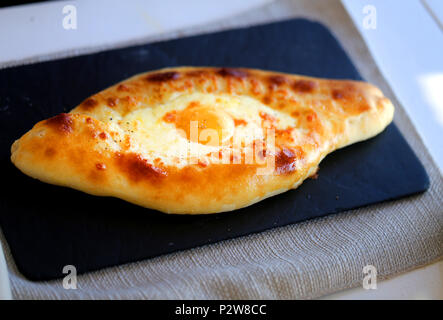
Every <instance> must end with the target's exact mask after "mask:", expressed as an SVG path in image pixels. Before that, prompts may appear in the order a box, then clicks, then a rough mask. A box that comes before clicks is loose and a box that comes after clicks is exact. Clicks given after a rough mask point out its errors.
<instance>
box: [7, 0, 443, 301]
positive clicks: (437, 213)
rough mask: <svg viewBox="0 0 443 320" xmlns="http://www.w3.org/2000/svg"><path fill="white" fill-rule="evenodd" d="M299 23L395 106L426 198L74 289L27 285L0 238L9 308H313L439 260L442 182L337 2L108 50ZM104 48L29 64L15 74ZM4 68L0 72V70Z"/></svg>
mask: <svg viewBox="0 0 443 320" xmlns="http://www.w3.org/2000/svg"><path fill="white" fill-rule="evenodd" d="M294 17H304V18H310V19H313V20H316V21H319V22H321V23H323V24H325V25H326V26H327V27H329V28H330V30H331V31H332V32H333V33H334V35H335V36H336V37H337V39H338V40H339V42H340V43H341V44H342V45H343V47H344V49H345V50H346V52H347V53H348V54H349V56H350V57H351V60H352V61H353V62H354V64H355V65H356V67H357V69H358V70H359V72H360V73H361V75H362V76H363V77H364V78H365V79H366V80H367V81H369V82H371V83H374V84H375V85H377V86H378V87H379V88H381V89H382V91H383V92H384V93H385V95H386V96H387V97H389V98H390V99H391V100H392V101H393V103H394V105H395V106H396V114H395V119H394V121H395V123H396V124H397V126H398V127H399V129H400V130H401V132H402V134H403V135H404V136H405V138H406V140H407V141H408V143H409V144H410V145H411V147H412V149H413V150H414V151H415V152H416V154H417V156H418V157H419V159H420V161H421V162H422V163H423V165H424V166H425V168H426V171H427V173H428V174H429V177H430V181H431V184H430V188H429V190H428V191H427V192H425V193H424V194H421V195H415V196H410V197H408V198H404V199H400V200H397V201H391V202H386V203H381V204H378V205H373V206H370V207H366V208H360V209H357V210H352V211H348V212H344V213H340V214H336V215H333V216H327V217H324V218H320V219H315V220H311V221H306V222H303V223H299V224H295V225H290V226H286V227H282V228H278V229H273V230H270V231H266V232H262V233H259V234H254V235H250V236H246V237H242V238H238V239H233V240H228V241H223V242H220V243H217V244H213V245H208V246H204V247H199V248H195V249H191V250H186V251H181V252H177V253H173V254H169V255H165V256H161V257H157V258H154V259H150V260H146V261H141V262H137V263H131V264H127V265H123V266H119V267H113V268H108V269H103V270H100V271H96V272H92V273H87V274H84V275H80V276H78V280H77V281H78V282H77V285H78V289H77V290H65V289H64V288H63V285H62V281H61V280H56V281H48V282H31V281H29V280H27V279H25V278H24V277H23V276H22V275H21V274H20V273H19V272H18V270H17V268H16V266H15V264H14V261H13V258H12V256H11V253H10V250H9V248H8V245H7V243H6V241H5V238H4V236H3V234H2V233H1V232H0V241H1V244H2V246H3V249H4V251H5V256H6V261H7V265H8V270H9V276H10V281H11V289H12V294H13V297H14V298H16V299H110V298H111V299H112V298H115V299H117V298H120V299H137V298H145V299H173V298H176V299H195V298H199V299H294V298H304V299H306V298H315V297H319V296H322V295H325V294H329V293H332V292H336V291H339V290H343V289H347V288H352V287H357V286H361V285H362V278H363V271H362V270H363V267H364V266H365V265H368V264H371V265H374V266H375V267H376V268H377V272H378V279H379V280H382V279H387V278H389V277H392V276H393V275H396V274H399V273H402V272H406V271H409V270H412V269H414V268H417V267H420V266H423V265H426V264H428V263H431V262H434V261H437V260H439V259H441V258H442V257H443V203H442V202H443V201H442V194H443V177H442V175H441V173H440V172H439V170H438V168H437V167H436V165H435V164H434V162H433V160H432V159H431V157H430V155H429V153H428V151H427V150H426V148H425V146H424V145H423V143H422V141H421V139H420V137H419V136H418V134H417V132H416V130H415V128H414V127H413V126H412V124H411V122H410V120H409V118H408V117H407V115H406V113H405V111H404V109H403V108H402V107H401V105H400V104H399V102H398V101H397V99H396V97H395V95H394V94H393V92H392V91H391V89H390V88H389V86H388V84H387V83H386V81H385V80H384V79H383V77H382V75H381V74H380V72H379V70H378V68H377V66H376V65H375V62H374V60H373V59H372V57H371V55H370V53H369V51H368V49H367V47H366V45H365V43H364V41H363V40H362V38H361V37H360V35H359V33H358V31H357V30H356V28H355V27H354V25H353V24H352V21H351V19H350V18H349V16H348V15H347V13H346V11H345V10H344V8H343V7H342V5H341V3H340V1H338V0H329V1H323V0H317V1H312V0H302V1H290V0H280V1H276V2H273V3H271V4H269V5H266V6H264V7H261V8H257V9H254V10H251V11H250V12H248V13H246V14H242V15H239V16H236V17H233V18H230V19H227V20H224V21H220V22H217V23H213V24H211V25H207V26H199V27H194V28H189V29H187V30H184V31H180V32H175V33H170V34H166V35H161V36H157V37H155V38H153V37H151V38H149V39H139V40H138V41H132V42H131V43H122V44H117V45H115V46H113V47H112V48H118V47H123V46H127V45H134V44H140V43H147V42H153V41H159V40H166V39H172V38H178V37H182V36H187V35H194V34H200V33H208V32H214V31H220V30H226V29H231V28H236V27H244V26H250V25H256V24H262V23H267V22H273V21H278V20H283V19H288V18H294ZM105 49H111V47H100V48H85V49H80V50H76V51H74V52H65V53H59V54H57V55H51V56H45V57H36V58H34V59H32V60H27V61H21V62H18V61H16V62H14V63H10V64H8V66H11V65H20V64H26V63H33V62H37V61H45V60H51V59H54V58H61V57H68V56H74V55H79V54H85V53H92V52H97V51H101V50H105ZM5 66H6V65H3V66H0V68H1V67H5Z"/></svg>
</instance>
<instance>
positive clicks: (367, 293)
mask: <svg viewBox="0 0 443 320" xmlns="http://www.w3.org/2000/svg"><path fill="white" fill-rule="evenodd" d="M173 1H174V0H168V1H162V3H163V4H167V5H169V6H171V2H173ZM358 1H359V0H358ZM411 1H419V0H411ZM426 1H433V0H426ZM63 2H66V3H72V2H71V1H58V2H57V3H58V5H60V4H61V3H63ZM80 2H82V6H85V7H84V8H86V9H84V10H86V11H88V10H91V12H94V11H95V12H97V10H101V9H103V8H99V6H100V5H99V4H98V1H96V2H94V3H93V2H92V1H88V3H89V4H88V5H86V2H85V1H80ZM177 2H180V1H177ZM225 2H226V1H225ZM364 2H365V3H366V1H364ZM372 2H373V1H372ZM149 3H151V2H150V1H147V2H145V3H144V4H143V3H142V2H140V1H137V6H144V5H145V6H148V7H149V6H150V5H149ZM231 3H232V2H231ZM360 4H362V2H361V1H360ZM53 5H54V4H52V3H49V4H48V3H46V4H39V5H37V6H38V8H39V9H38V10H40V11H39V12H40V13H39V17H37V18H35V17H34V16H35V11H32V10H31V11H29V7H30V6H21V7H20V8H19V7H17V8H14V10H12V11H11V9H0V43H5V41H7V39H8V37H10V36H11V32H14V31H13V30H19V31H18V32H19V33H20V34H19V36H20V37H23V39H24V40H23V43H22V45H21V46H18V47H14V46H11V47H8V48H7V54H6V53H5V54H3V53H2V54H1V55H0V61H3V62H5V61H14V60H18V58H17V57H19V58H20V59H28V58H32V57H33V56H35V55H38V54H42V53H44V52H60V50H61V49H60V48H61V47H60V42H63V43H64V44H63V46H65V47H66V46H67V47H66V48H68V49H73V48H77V47H78V46H80V47H81V48H83V47H82V46H84V45H86V47H87V46H89V45H92V44H94V43H95V44H97V43H96V42H94V41H92V42H90V41H91V39H93V38H94V37H99V38H102V40H103V39H105V40H106V41H104V42H103V43H100V45H110V44H112V43H113V41H116V42H118V41H119V40H121V39H122V38H125V37H128V36H131V35H128V34H127V33H125V32H126V31H127V30H126V31H125V30H124V31H122V32H117V33H115V32H114V31H112V30H113V29H112V28H109V29H106V28H105V29H102V30H101V33H100V34H98V35H97V34H94V33H92V34H91V38H87V39H86V40H82V37H78V36H75V37H73V38H72V39H73V40H72V41H71V40H69V36H67V37H66V36H61V37H60V39H58V40H60V41H53V40H52V39H56V38H54V37H49V38H50V39H51V40H50V41H47V42H45V43H44V45H39V46H37V48H35V46H33V48H34V49H33V50H30V51H27V49H28V48H29V46H28V45H26V43H27V42H26V38H27V37H29V35H28V36H27V33H26V30H29V26H31V28H32V29H35V30H34V32H33V35H34V36H32V37H31V38H34V39H30V41H31V40H32V41H34V42H35V34H38V32H41V30H40V31H39V30H38V26H39V23H40V22H41V24H42V28H43V30H46V29H45V28H48V26H49V28H53V27H54V26H52V25H51V23H49V24H48V23H47V21H48V19H45V18H44V15H45V12H46V11H45V10H44V8H45V6H48V7H50V6H53ZM248 5H250V4H243V5H241V6H237V7H236V8H235V10H240V11H241V10H246V8H247V7H248ZM87 6H89V7H87ZM94 6H97V7H95V8H94ZM107 7H108V8H109V6H107ZM127 7H130V6H127ZM88 8H89V9H88ZM156 8H157V11H158V14H162V13H161V12H163V13H165V12H166V13H167V12H169V10H166V9H165V8H164V7H158V2H157V5H156ZM355 8H356V7H355V5H354V9H355ZM139 9H140V8H138V9H137V10H132V11H131V10H126V11H125V14H120V15H119V17H120V19H125V23H128V25H137V24H138V23H139V21H140V13H139ZM150 9H151V8H150ZM357 9H359V8H358V7H357ZM357 9H356V10H357ZM7 10H9V13H11V12H13V14H14V15H17V16H20V17H21V18H20V19H14V18H13V16H11V15H10V14H8V15H7V16H8V19H7V20H5V19H4V17H5V12H6V11H7ZM60 10H61V8H59V7H57V10H56V11H54V10H47V14H48V15H50V16H52V15H54V14H61V12H59V11H60ZM208 10H209V12H212V13H211V14H209V15H208V16H207V18H208V19H200V20H198V22H199V23H205V22H209V21H212V20H214V19H216V18H217V17H223V16H229V15H230V12H229V11H223V12H221V13H220V14H219V15H217V14H216V11H217V10H215V11H214V10H212V11H211V8H210V7H209V8H208ZM111 11H113V10H111ZM114 11H115V10H114ZM149 12H150V16H149V17H150V18H152V19H151V20H149V19H148V20H149V21H151V22H149V23H147V25H148V27H146V26H144V27H143V26H141V24H138V25H137V26H138V27H137V30H136V32H135V34H132V36H131V37H135V38H143V37H145V36H146V35H150V34H153V32H154V31H155V29H156V28H157V27H158V24H157V27H156V26H155V25H156V23H154V24H153V23H152V21H161V18H158V17H156V16H155V15H154V16H152V10H150V11H149ZM180 12H181V14H180V15H182V16H187V18H186V19H183V20H181V22H180V23H178V24H177V25H174V27H175V28H177V27H180V28H183V27H185V26H187V25H189V23H191V24H192V21H195V20H192V19H190V18H189V15H190V14H191V13H189V15H188V12H186V8H185V7H181V11H180ZM110 14H111V13H110ZM200 16H202V15H200ZM32 17H34V18H32ZM2 18H3V19H2ZM40 18H41V19H40ZM23 19H25V20H26V21H25V22H24V21H23ZM145 19H146V16H145ZM28 20H29V21H28ZM49 20H50V19H49ZM5 21H7V24H8V28H4V26H3V27H2V23H3V24H4V23H5ZM45 21H46V22H45ZM57 21H58V20H57ZM60 21H61V20H60ZM60 21H58V22H60ZM134 21H136V22H134ZM137 21H138V22H137ZM14 24H15V25H16V26H18V28H12V27H11V26H12V25H14ZM60 24H61V22H60ZM149 26H150V27H149ZM59 27H60V26H55V27H54V28H59ZM417 27H418V26H414V28H417ZM27 28H28V29H27ZM79 28H80V27H79ZM157 29H158V30H157V31H159V30H160V31H164V30H165V29H163V28H162V27H158V28H157ZM167 30H169V29H167ZM55 32H59V31H55ZM62 32H63V34H64V35H66V32H65V31H63V30H62ZM83 32H85V31H83ZM87 33H88V32H86V34H87ZM83 34H85V33H83ZM78 41H80V42H81V41H83V42H81V43H79V42H78ZM85 41H86V42H85ZM55 42H58V44H57V45H56V46H55V47H54V43H55ZM442 45H443V43H442ZM63 46H62V47H63ZM66 48H65V49H66ZM425 49H426V48H425ZM36 50H37V51H36ZM42 50H43V51H42ZM379 59H382V60H383V58H380V57H379ZM376 60H377V59H376ZM377 62H378V61H377ZM442 62H443V60H442ZM379 67H380V68H381V69H382V71H383V68H382V67H383V66H381V65H379ZM439 71H440V69H439ZM388 75H389V74H388ZM387 80H388V81H389V77H387ZM390 84H391V83H390ZM393 88H394V90H395V86H393ZM396 93H397V92H396ZM402 100H405V98H404V99H402ZM406 100H407V99H406ZM402 103H405V101H402ZM406 105H408V102H407V101H406ZM410 109H411V110H408V112H409V114H410V116H411V118H412V119H413V120H414V118H416V116H417V112H420V111H419V110H417V108H410ZM417 117H418V118H419V117H420V116H417ZM416 125H417V124H416ZM422 126H423V125H418V126H417V127H418V128H417V129H418V131H419V133H420V134H421V135H422V136H423V137H424V136H426V135H429V133H426V131H423V129H421V127H422ZM425 127H426V125H425ZM440 129H441V128H440ZM433 130H435V128H434V129H433ZM440 133H441V131H440ZM440 137H441V135H440ZM428 140H429V139H428ZM429 141H430V140H429ZM429 141H427V142H426V141H425V142H426V144H427V146H428V148H429V149H430V151H431V154H433V155H434V156H435V155H436V154H437V156H439V154H441V151H442V150H437V149H436V148H439V147H441V139H440V140H439V141H437V143H436V144H434V146H433V144H432V142H431V143H430V142H429ZM433 149H434V151H433ZM440 165H441V162H440ZM0 248H1V247H0ZM6 272H7V270H6V268H5V266H4V261H3V257H2V253H1V250H0V297H3V298H7V297H8V294H7V293H5V292H8V282H7V281H5V280H4V279H5V278H4V277H5V273H6ZM2 277H3V278H2ZM2 290H3V291H2ZM2 294H3V296H2ZM385 298H388V299H423V298H424V299H426V298H428V299H443V262H442V261H440V262H437V263H434V264H432V265H430V266H427V267H424V268H420V269H417V270H415V271H412V272H408V273H405V274H403V275H399V276H397V277H394V278H392V279H390V280H385V281H381V282H379V286H378V289H377V290H364V289H363V288H355V289H351V290H346V291H343V292H338V293H335V294H332V295H329V296H326V297H324V299H385Z"/></svg>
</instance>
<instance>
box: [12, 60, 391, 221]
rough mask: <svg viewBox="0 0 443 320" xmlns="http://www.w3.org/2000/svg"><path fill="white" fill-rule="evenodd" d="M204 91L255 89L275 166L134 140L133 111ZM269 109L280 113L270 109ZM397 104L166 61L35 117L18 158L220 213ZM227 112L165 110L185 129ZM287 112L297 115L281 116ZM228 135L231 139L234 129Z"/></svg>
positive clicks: (295, 180)
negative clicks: (218, 159)
mask: <svg viewBox="0 0 443 320" xmlns="http://www.w3.org/2000/svg"><path fill="white" fill-rule="evenodd" d="M196 93H198V94H204V95H211V97H215V98H214V99H219V100H220V97H222V98H223V97H227V98H226V99H227V100H228V101H229V99H230V97H248V98H250V99H253V100H250V101H252V102H251V103H259V104H260V105H263V108H262V109H260V111H257V114H258V115H259V118H258V119H260V125H261V127H262V128H264V129H272V130H274V131H275V150H274V151H273V156H274V164H275V167H274V169H273V170H272V173H271V174H257V169H260V168H261V169H263V168H264V167H266V163H256V162H254V163H246V161H241V160H242V159H240V161H238V163H236V164H233V163H232V161H231V162H230V163H229V164H223V163H215V162H211V161H207V160H205V161H203V160H202V161H200V160H199V161H198V162H197V163H191V164H186V165H177V164H175V163H174V162H169V158H168V157H167V156H166V155H165V154H161V155H160V156H158V157H157V156H147V155H146V154H145V153H143V152H142V151H140V150H141V149H140V148H139V149H137V148H136V145H137V143H138V141H137V140H134V134H133V132H132V129H131V128H133V127H125V123H123V122H124V121H126V120H125V119H127V117H128V116H131V115H132V114H134V113H135V112H136V111H138V110H142V109H154V108H160V107H161V106H164V105H166V104H168V103H169V102H170V101H171V100H173V99H176V97H177V96H186V95H192V94H196ZM221 95H224V96H221ZM214 101H218V100H214ZM241 101H243V100H241ZM248 101H249V100H248ZM254 101H255V102H254ZM248 103H249V102H248ZM240 108H242V106H240ZM266 108H270V109H266ZM271 109H272V110H275V112H276V114H271V112H269V111H267V110H271ZM393 111H394V108H393V106H392V104H391V102H390V101H389V100H388V99H387V98H385V97H384V96H383V94H382V93H381V91H380V90H379V89H377V88H376V87H374V86H372V85H370V84H368V83H364V82H357V81H341V80H326V79H316V78H310V77H303V76H297V75H288V74H283V73H276V72H267V71H261V70H252V69H240V68H239V69H232V68H194V67H181V68H168V69H163V70H158V71H153V72H148V73H144V74H140V75H137V76H135V77H132V78H130V79H127V80H125V81H123V82H121V83H119V84H116V85H114V86H112V87H110V88H108V89H106V90H104V91H102V92H100V93H97V94H96V95H93V96H91V97H89V98H88V99H86V100H85V101H84V102H82V103H81V104H80V105H79V106H77V107H76V108H75V109H73V110H72V111H71V112H70V113H67V114H60V115H57V116H55V117H53V118H50V119H48V120H44V121H41V122H39V123H37V124H36V125H35V126H34V128H33V129H32V130H30V131H29V132H27V133H26V134H25V135H24V136H23V137H21V138H20V139H19V140H17V141H16V142H15V143H14V144H13V146H12V156H11V160H12V162H13V163H14V164H15V165H16V166H17V167H18V168H19V169H20V170H22V171H23V172H24V173H26V174H28V175H30V176H31V177H34V178H37V179H40V180H42V181H45V182H48V183H53V184H57V185H64V186H68V187H72V188H75V189H79V190H82V191H85V192H88V193H91V194H95V195H102V196H115V197H119V198H122V199H124V200H127V201H130V202H133V203H136V204H139V205H142V206H145V207H149V208H154V209H157V210H160V211H163V212H168V213H214V212H220V211H228V210H234V209H237V208H241V207H244V206H247V205H250V204H252V203H255V202H257V201H260V200H262V199H264V198H266V197H269V196H271V195H274V194H277V193H280V192H284V191H286V190H288V189H290V188H295V187H297V186H298V185H299V184H300V183H301V182H302V181H303V180H304V179H306V178H307V177H309V176H311V175H313V174H315V172H316V170H317V167H318V164H319V162H320V161H321V160H322V159H323V157H324V156H326V154H328V153H330V152H332V151H333V150H336V149H338V148H340V147H343V146H345V145H348V144H351V143H354V142H357V141H361V140H364V139H367V138H370V137H372V136H374V135H376V134H378V133H379V132H380V131H382V130H383V129H384V128H385V127H386V126H387V125H388V124H389V123H390V122H391V121H392V117H393ZM214 112H215V114H213V113H214ZM221 113H223V114H224V111H222V110H220V108H218V109H217V108H212V107H211V108H210V109H208V108H207V106H206V105H203V106H202V105H201V104H199V101H191V102H190V103H189V104H188V105H186V106H184V107H183V109H182V110H181V111H176V110H175V109H174V110H172V111H170V112H169V113H165V114H164V115H162V118H161V119H162V120H161V121H163V122H165V123H166V124H167V125H170V126H175V127H176V128H177V129H183V130H184V131H185V132H186V130H189V126H187V125H186V123H187V122H189V120H193V117H197V118H199V120H200V117H203V116H202V115H204V117H205V119H204V121H207V125H208V126H209V127H211V128H213V127H217V130H218V129H219V128H225V126H226V125H225V124H224V122H222V120H223V119H224V118H223V117H225V115H223V117H221V118H219V116H220V114H221ZM125 117H126V118H125ZM227 118H229V119H231V118H232V123H233V126H234V127H235V128H243V127H246V126H248V124H249V123H250V122H251V121H252V120H250V119H249V118H247V117H240V118H235V117H233V116H232V114H231V115H228V116H227ZM282 118H287V119H288V121H293V125H288V126H282V125H281V121H280V120H281V119H282ZM220 119H221V120H220ZM223 121H224V120H223ZM135 122H137V121H135ZM135 122H134V123H135ZM131 126H132V123H131ZM134 128H136V127H134ZM160 132H161V131H160ZM300 135H301V136H302V138H300V139H301V140H300V139H298V137H299V136H300ZM220 137H221V135H220ZM162 138H163V137H162V136H160V137H155V136H154V137H152V136H150V137H149V138H148V139H162ZM188 139H189V137H188ZM198 142H199V144H204V142H202V141H200V140H199V141H198ZM224 144H225V147H226V148H230V147H231V148H232V147H233V142H232V139H231V140H227V141H226V142H224ZM254 148H255V147H254ZM137 150H138V151H137ZM223 150H224V151H226V149H223ZM223 150H221V149H220V151H215V152H214V153H217V154H218V153H219V152H221V153H222V152H224V151H223ZM254 150H255V149H254ZM267 152H268V153H269V152H270V151H269V150H267V149H266V148H264V149H263V150H261V151H260V152H259V153H258V154H259V155H260V154H261V156H262V157H263V158H265V157H266V153H267ZM151 154H152V153H150V155H151ZM233 157H235V156H233V155H231V159H230V160H233ZM240 158H241V156H240ZM243 160H244V159H243Z"/></svg>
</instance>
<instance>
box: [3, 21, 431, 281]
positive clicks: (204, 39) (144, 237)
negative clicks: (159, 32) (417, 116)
mask: <svg viewBox="0 0 443 320" xmlns="http://www.w3.org/2000/svg"><path fill="white" fill-rule="evenodd" d="M179 65H207V66H242V67H251V68H261V69H269V70H276V71H283V72H289V73H298V74H306V75H310V76H316V77H328V78H347V79H361V78H360V76H359V74H358V72H357V71H356V69H355V68H354V66H353V65H352V63H351V61H350V60H349V58H348V57H347V56H346V54H345V52H344V51H343V49H342V48H341V46H340V45H339V44H338V43H337V41H336V40H335V39H334V37H333V36H332V35H331V34H330V32H329V31H328V30H327V29H326V28H325V27H324V26H322V25H321V24H318V23H314V22H310V21H307V20H303V19H297V20H290V21H285V22H280V23H274V24H269V25H264V26H258V27H253V28H248V29H239V30H231V31H226V32H220V33H215V34H209V35H202V36H196V37H191V38H184V39H179V40H174V41H168V42H162V43H155V44H149V45H142V46H136V47H130V48H125V49H120V50H113V51H107V52H102V53H97V54H92V55H86V56H80V57H75V58H69V59H63V60H58V61H51V62H45V63H39V64H34V65H28V66H22V67H17V68H11V69H5V70H1V71H0V132H1V141H0V161H1V163H0V170H1V176H2V178H3V184H2V185H1V191H2V192H1V193H0V208H1V209H0V225H1V228H2V230H3V232H4V235H5V237H6V239H7V241H8V244H9V246H10V248H11V252H12V255H13V257H14V259H15V262H16V264H17V266H18V268H19V270H20V271H21V272H22V273H23V274H24V275H25V276H26V277H28V278H29V279H32V280H46V279H53V278H58V277H62V276H63V274H62V268H63V266H65V265H68V264H71V265H74V266H76V268H77V271H78V272H79V273H82V272H86V271H90V270H96V269H99V268H103V267H108V266H113V265H117V264H122V263H125V262H131V261H136V260H141V259H145V258H149V257H154V256H157V255H161V254H165V253H169V252H173V251H176V250H183V249H187V248H193V247H196V246H200V245H204V244H209V243H213V242H216V241H220V240H223V239H230V238H234V237H238V236H243V235H247V234H250V233H254V232H259V231H262V230H266V229H270V228H274V227H278V226H283V225H287V224H291V223H295V222H299V221H302V220H306V219H312V218H315V217H320V216H324V215H327V214H331V213H336V212H340V211H344V210H348V209H352V208H356V207H361V206H365V205H369V204H373V203H377V202H380V201H385V200H391V199H395V198H399V197H403V196H406V195H410V194H413V193H417V192H423V191H425V190H426V189H427V188H428V186H429V180H428V177H427V174H426V172H425V170H424V168H423V166H422V165H421V164H420V162H419V161H418V159H417V157H416V156H415V155H414V153H413V151H412V150H411V149H410V147H409V146H408V144H407V143H406V141H405V140H404V138H403V137H402V136H401V134H400V133H399V131H398V129H397V128H396V126H395V125H393V124H391V125H390V126H389V127H388V128H387V129H386V130H385V131H384V132H383V133H382V134H380V135H379V136H377V137H375V138H373V139H371V140H369V141H365V142H362V143H358V144H355V145H353V146H350V147H347V148H345V149H343V150H339V151H337V152H335V153H333V154H332V155H329V156H328V157H327V158H326V159H325V160H324V161H323V162H322V163H321V166H320V172H319V178H318V179H317V180H308V181H306V182H304V183H303V185H302V186H301V187H300V188H298V189H297V190H293V191H289V192H287V193H284V194H282V195H279V196H276V197H273V198H270V199H267V200H265V201H262V202H260V203H258V204H256V205H253V206H251V207H249V208H245V209H242V210H238V211H236V212H230V213H222V214H216V215H209V216H170V215H165V214H161V213H158V212H155V211H152V210H148V209H144V208H140V207H137V206H134V205H131V204H129V203H126V202H124V201H121V200H118V199H113V198H99V197H94V196H90V195H87V194H84V193H81V192H78V191H75V190H70V189H67V188H61V187H56V186H51V185H48V184H44V183H41V182H39V181H36V180H33V179H31V178H29V177H27V176H25V175H23V174H22V173H20V172H19V171H18V170H17V169H16V168H15V167H14V166H13V165H12V164H11V163H10V160H9V156H10V151H9V150H10V146H11V144H12V142H13V141H14V140H15V139H16V138H18V137H20V136H21V135H22V134H23V133H25V132H26V131H27V130H28V129H30V128H31V127H32V125H33V124H34V123H35V122H37V121H39V120H42V119H44V118H48V117H50V116H53V115H55V114H57V113H60V112H63V111H68V110H70V109H71V108H72V107H73V106H75V105H77V104H78V103H80V102H81V101H82V100H83V99H84V98H86V97H87V96H89V95H91V94H93V93H95V92H97V91H100V90H102V89H104V88H105V87H107V86H109V85H111V84H113V83H115V82H117V81H120V80H122V79H124V78H126V77H129V76H131V75H133V74H136V73H139V72H143V71H147V70H151V69H157V68H161V67H166V66H179ZM184 192H186V191H184Z"/></svg>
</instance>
